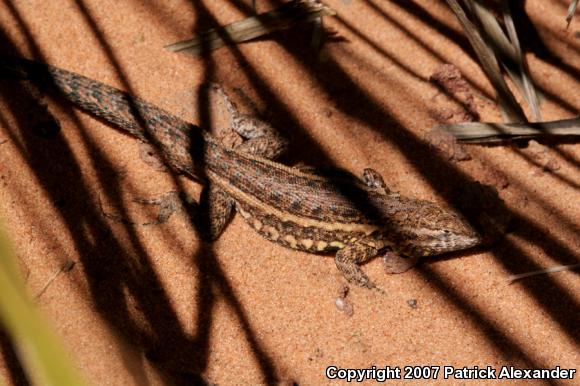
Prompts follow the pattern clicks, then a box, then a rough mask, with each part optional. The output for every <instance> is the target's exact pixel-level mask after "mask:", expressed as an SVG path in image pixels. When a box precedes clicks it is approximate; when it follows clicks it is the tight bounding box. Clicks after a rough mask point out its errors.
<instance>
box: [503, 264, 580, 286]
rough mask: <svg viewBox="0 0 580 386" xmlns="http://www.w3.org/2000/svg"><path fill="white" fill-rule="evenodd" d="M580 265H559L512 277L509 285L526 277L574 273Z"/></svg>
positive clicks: (509, 278) (509, 279)
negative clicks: (565, 272)
mask: <svg viewBox="0 0 580 386" xmlns="http://www.w3.org/2000/svg"><path fill="white" fill-rule="evenodd" d="M579 268H580V264H572V265H559V266H557V267H552V268H546V269H540V270H537V271H532V272H526V273H520V274H518V275H511V276H510V277H508V281H509V284H512V283H513V282H514V281H516V280H521V279H525V278H526V277H530V276H537V275H545V274H548V273H555V272H563V271H572V270H574V269H579Z"/></svg>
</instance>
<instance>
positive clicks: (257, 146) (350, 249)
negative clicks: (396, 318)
mask: <svg viewBox="0 0 580 386" xmlns="http://www.w3.org/2000/svg"><path fill="white" fill-rule="evenodd" d="M0 71H1V72H2V73H5V74H6V73H7V74H8V75H11V76H16V77H19V78H24V79H26V80H28V81H30V82H32V83H33V84H35V85H37V86H39V87H47V86H50V87H51V88H52V89H57V90H58V91H59V92H60V94H61V95H63V96H64V97H65V98H66V99H67V100H69V101H71V102H73V103H74V104H76V105H78V106H79V107H81V108H82V109H83V110H85V111H87V112H89V113H91V114H93V115H96V116H97V117H100V118H103V119H105V120H106V121H108V122H109V123H111V124H112V125H114V126H116V127H117V128H119V129H121V130H123V131H125V132H127V133H129V134H131V135H132V136H134V137H136V138H138V139H139V140H141V141H144V142H146V143H149V144H152V145H153V146H155V147H156V148H157V149H158V150H159V152H160V154H161V155H162V157H163V159H164V161H165V162H166V163H167V164H169V165H170V166H171V167H172V168H173V169H174V170H175V171H177V172H180V173H184V174H186V175H188V176H190V177H192V178H195V179H197V180H199V179H203V180H205V181H206V182H207V186H206V187H205V191H204V193H203V194H202V200H201V201H200V203H199V206H198V212H197V213H198V215H199V216H201V217H203V218H205V219H206V220H205V224H206V227H205V228H204V229H203V233H204V234H205V237H206V238H208V239H215V238H216V237H218V236H219V235H220V233H221V232H222V230H223V228H224V227H225V225H226V224H227V222H228V219H229V218H230V217H231V215H232V212H233V210H234V208H235V210H236V211H237V212H238V213H240V215H241V216H242V217H243V218H244V220H245V221H246V222H247V223H248V224H249V225H250V226H251V227H252V228H253V229H255V230H256V232H258V233H259V234H260V235H261V236H263V237H265V238H267V239H268V240H271V241H274V242H276V243H278V244H280V245H283V246H285V247H289V248H293V249H298V250H302V251H306V252H311V253H330V252H335V253H336V255H335V262H336V266H337V268H338V269H339V270H340V272H342V274H343V275H344V277H345V278H346V280H347V281H348V282H349V283H352V284H355V285H358V286H362V287H366V288H373V289H378V290H380V289H379V288H378V287H376V286H375V284H374V283H373V282H372V281H371V280H370V279H369V278H368V277H367V275H366V274H365V273H364V272H363V271H362V270H361V269H360V267H359V265H360V264H362V263H364V262H366V261H368V260H369V259H371V258H373V257H375V256H378V255H381V254H385V253H390V254H393V253H395V254H397V255H399V256H407V257H409V258H410V259H412V260H416V259H417V258H419V257H420V256H428V255H437V254H441V253H446V252H452V251H458V250H463V249H467V248H470V247H473V246H475V245H478V244H480V243H481V237H480V236H479V235H478V233H477V232H476V231H475V230H474V229H473V228H472V227H471V226H470V225H469V224H468V223H467V222H466V221H465V220H464V219H463V218H462V217H461V216H460V215H459V214H458V213H455V212H454V211H452V210H449V209H445V208H443V207H441V206H439V205H437V204H435V203H433V202H430V201H424V200H417V199H412V198H407V197H404V196H401V195H399V194H396V193H392V192H390V191H389V189H388V188H387V187H386V186H385V184H384V182H383V179H382V177H381V176H380V175H379V174H378V173H377V172H375V171H374V170H372V169H365V171H364V174H363V178H362V180H358V179H356V178H349V177H347V176H345V175H332V173H324V172H320V171H317V170H311V169H306V168H303V169H300V168H293V167H288V166H285V165H282V164H280V163H277V162H274V161H272V160H273V159H275V158H276V157H277V156H279V155H280V154H281V153H282V152H283V151H284V149H285V148H286V141H285V140H284V139H283V137H282V136H280V135H279V134H278V133H277V132H276V131H275V130H274V129H273V128H272V127H271V126H270V125H269V124H267V123H266V122H264V121H262V120H260V119H257V118H255V117H252V116H245V115H240V114H238V113H237V111H236V108H235V105H234V104H233V103H232V102H231V101H229V99H228V98H227V96H225V94H224V97H225V100H226V106H228V110H229V111H230V114H231V122H232V129H233V130H235V131H236V132H237V133H238V134H239V135H241V136H242V137H243V138H245V139H246V140H245V142H243V143H242V144H241V145H239V146H237V147H235V148H234V149H231V148H228V147H226V146H223V145H222V144H221V143H220V141H218V140H217V139H216V138H215V137H213V136H212V135H211V134H209V133H208V132H206V131H204V130H202V129H200V128H199V127H197V126H196V125H193V124H191V123H188V122H186V121H184V120H182V119H180V118H178V117H176V116H174V115H172V114H170V113H168V112H166V111H164V110H162V109H160V108H158V107H156V106H154V105H152V104H150V103H148V102H146V101H144V100H142V99H140V98H137V97H133V96H130V95H128V94H127V93H124V92H122V91H120V90H118V89H116V88H113V87H111V86H108V85H105V84H103V83H100V82H97V81H94V80H91V79H89V78H86V77H84V76H81V75H78V74H75V73H72V72H69V71H65V70H62V69H59V68H56V67H53V66H49V65H44V64H40V63H36V62H32V61H29V60H25V59H12V58H0ZM216 90H217V91H219V92H221V93H222V94H223V91H222V90H221V89H216Z"/></svg>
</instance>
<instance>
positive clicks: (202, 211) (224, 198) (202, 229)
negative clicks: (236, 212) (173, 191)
mask: <svg viewBox="0 0 580 386" xmlns="http://www.w3.org/2000/svg"><path fill="white" fill-rule="evenodd" d="M234 205H235V202H234V200H233V199H232V198H231V197H230V196H229V195H228V194H227V193H226V192H224V191H223V190H222V189H221V188H218V187H217V186H215V185H213V184H210V185H209V186H206V187H205V189H204V190H203V192H202V193H201V198H200V202H199V205H198V206H197V208H196V211H195V213H193V214H192V218H193V223H194V224H195V226H196V228H197V231H198V232H199V235H200V237H201V239H202V240H205V241H212V240H215V239H217V238H218V237H219V236H220V234H221V233H222V232H223V230H224V228H225V227H226V225H227V224H228V222H229V221H230V219H231V218H232V214H233V209H234Z"/></svg>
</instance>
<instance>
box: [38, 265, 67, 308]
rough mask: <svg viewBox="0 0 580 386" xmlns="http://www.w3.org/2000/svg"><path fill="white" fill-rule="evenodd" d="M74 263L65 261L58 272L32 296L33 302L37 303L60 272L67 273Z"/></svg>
mask: <svg viewBox="0 0 580 386" xmlns="http://www.w3.org/2000/svg"><path fill="white" fill-rule="evenodd" d="M75 264H76V263H75V262H74V261H72V260H67V261H65V262H64V263H63V264H62V265H61V266H60V268H59V269H58V270H56V271H55V272H54V273H53V274H52V276H51V277H50V278H49V279H48V280H47V281H46V283H45V284H44V286H43V287H42V289H41V290H40V291H39V292H38V293H37V294H36V295H35V296H34V301H38V299H40V297H41V296H42V294H43V293H44V292H45V291H46V290H47V289H48V287H49V286H50V285H51V284H52V282H53V281H54V280H55V279H56V278H57V277H58V275H60V274H61V273H62V272H68V271H70V270H71V269H73V267H74V266H75Z"/></svg>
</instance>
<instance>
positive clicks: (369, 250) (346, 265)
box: [334, 241, 384, 293]
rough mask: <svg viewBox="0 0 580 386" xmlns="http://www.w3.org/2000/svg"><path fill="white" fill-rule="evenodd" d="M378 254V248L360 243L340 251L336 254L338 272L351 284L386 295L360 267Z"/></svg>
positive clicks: (335, 260)
mask: <svg viewBox="0 0 580 386" xmlns="http://www.w3.org/2000/svg"><path fill="white" fill-rule="evenodd" d="M378 253H379V250H378V249H377V248H374V247H372V246H370V245H368V244H366V243H364V242H362V241H359V242H356V243H354V244H351V245H347V246H346V247H344V248H342V249H341V250H339V251H338V252H337V253H336V256H335V258H334V262H335V263H336V267H337V268H338V270H339V271H340V272H341V273H342V274H343V276H344V278H345V279H346V280H347V281H348V282H349V283H350V284H353V285H356V286H359V287H365V288H368V289H374V290H377V291H379V292H381V293H384V291H383V290H382V289H381V288H379V287H377V286H376V285H375V284H374V283H373V282H372V281H371V279H369V277H368V276H367V275H366V274H365V273H364V272H363V271H362V269H361V268H360V267H359V264H362V263H364V262H365V261H368V260H370V259H372V258H373V257H375V256H376V255H377V254H378Z"/></svg>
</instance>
